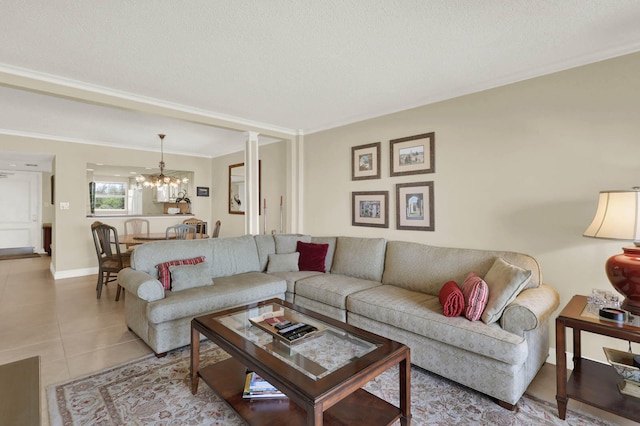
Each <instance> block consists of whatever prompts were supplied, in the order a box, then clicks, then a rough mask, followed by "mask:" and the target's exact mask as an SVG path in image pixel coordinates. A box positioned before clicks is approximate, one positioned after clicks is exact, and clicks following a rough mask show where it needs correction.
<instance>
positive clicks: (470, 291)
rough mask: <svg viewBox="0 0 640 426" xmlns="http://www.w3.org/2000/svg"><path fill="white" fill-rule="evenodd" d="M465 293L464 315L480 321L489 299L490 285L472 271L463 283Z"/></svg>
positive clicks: (469, 318)
mask: <svg viewBox="0 0 640 426" xmlns="http://www.w3.org/2000/svg"><path fill="white" fill-rule="evenodd" d="M462 294H463V295H464V306H465V308H464V316H465V317H467V319H468V320H470V321H478V320H479V319H480V317H481V316H482V312H483V311H484V308H485V307H486V306H487V301H488V300H489V286H487V283H486V282H484V280H483V279H482V278H480V277H479V276H478V275H477V274H476V273H475V272H471V273H470V274H469V275H468V276H467V278H466V279H465V280H464V283H463V284H462Z"/></svg>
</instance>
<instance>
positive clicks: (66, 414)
mask: <svg viewBox="0 0 640 426" xmlns="http://www.w3.org/2000/svg"><path fill="white" fill-rule="evenodd" d="M227 357H228V355H227V354H226V353H225V352H224V351H222V350H221V349H220V348H218V347H217V346H215V345H213V344H212V343H210V342H202V345H201V356H200V359H201V365H202V366H205V365H209V364H212V363H216V362H220V361H222V360H224V359H226V358H227ZM365 389H366V390H368V391H369V392H371V393H373V394H375V395H377V396H379V397H381V398H383V399H385V400H387V401H389V402H391V403H392V404H395V405H397V404H398V370H397V368H395V369H391V370H389V371H386V372H384V373H383V374H381V375H380V376H378V377H377V378H376V380H375V381H373V382H370V383H369V384H368V385H367V386H366V387H365ZM47 398H48V404H49V419H50V424H51V425H52V426H57V425H65V426H66V425H102V426H111V425H154V426H160V425H163V426H164V425H194V426H197V425H224V426H227V425H229V426H234V425H244V424H245V423H244V421H243V420H242V419H241V418H239V417H238V416H237V415H236V413H235V412H234V411H233V410H232V409H231V408H230V407H229V406H228V405H227V404H226V402H224V401H223V400H222V399H220V398H219V397H218V396H217V395H216V394H215V393H214V392H213V391H212V390H211V389H209V387H208V386H207V385H206V384H205V383H204V382H202V381H201V382H200V385H199V387H198V392H197V394H196V395H192V394H191V391H190V387H189V348H188V347H186V348H182V349H178V350H175V351H172V352H170V353H169V354H168V355H167V356H166V357H165V358H156V357H155V356H154V355H149V356H146V357H144V358H141V359H139V360H136V361H132V362H130V363H127V364H124V365H120V366H117V367H114V368H110V369H106V370H103V371H100V372H97V373H93V374H91V375H88V376H85V377H82V378H77V379H73V380H69V381H67V382H64V383H60V384H57V385H51V386H49V387H48V388H47ZM411 412H412V415H413V418H412V425H420V426H421V425H447V426H448V425H453V424H455V425H610V423H607V422H605V421H603V420H601V419H598V418H595V417H592V416H589V415H586V414H583V413H579V412H576V411H573V410H567V416H566V417H567V419H566V421H563V420H560V419H559V418H558V415H557V407H556V405H555V404H551V403H549V402H547V401H542V400H539V399H537V398H534V397H531V396H528V395H524V396H523V397H522V398H521V399H520V401H519V402H518V405H517V406H516V409H515V411H508V410H505V409H503V408H501V407H500V406H498V405H497V404H496V403H495V402H494V401H493V400H491V399H490V398H488V397H487V396H485V395H483V394H480V393H478V392H475V391H473V390H470V389H468V388H466V387H463V386H460V385H458V384H456V383H454V382H451V381H449V380H447V379H444V378H442V377H440V376H437V375H434V374H431V373H429V372H427V371H425V370H422V369H420V368H417V367H412V369H411ZM398 424H399V422H398Z"/></svg>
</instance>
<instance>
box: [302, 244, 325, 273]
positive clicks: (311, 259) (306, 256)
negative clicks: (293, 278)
mask: <svg viewBox="0 0 640 426" xmlns="http://www.w3.org/2000/svg"><path fill="white" fill-rule="evenodd" d="M296 251H297V252H298V253H300V258H299V259H298V269H299V270H301V271H318V272H325V267H324V260H325V258H326V257H327V251H329V244H314V243H304V242H302V241H298V245H297V246H296Z"/></svg>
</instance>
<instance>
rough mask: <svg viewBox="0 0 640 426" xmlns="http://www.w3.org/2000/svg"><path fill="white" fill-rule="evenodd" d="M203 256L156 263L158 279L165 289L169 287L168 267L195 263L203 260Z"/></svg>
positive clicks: (169, 274) (169, 275) (169, 272)
mask: <svg viewBox="0 0 640 426" xmlns="http://www.w3.org/2000/svg"><path fill="white" fill-rule="evenodd" d="M204 259H205V257H204V256H198V257H193V258H191V259H176V260H170V261H168V262H162V263H159V264H157V265H156V268H158V281H160V283H161V284H162V287H163V288H164V289H165V290H170V289H171V271H170V269H169V267H171V266H176V265H196V264H198V263H202V262H204Z"/></svg>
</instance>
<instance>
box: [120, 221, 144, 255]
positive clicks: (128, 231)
mask: <svg viewBox="0 0 640 426" xmlns="http://www.w3.org/2000/svg"><path fill="white" fill-rule="evenodd" d="M145 233H146V234H147V235H149V221H148V220H147V219H128V220H125V221H124V235H133V234H145ZM125 246H126V247H127V250H133V249H134V248H135V246H136V245H135V244H125Z"/></svg>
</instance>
